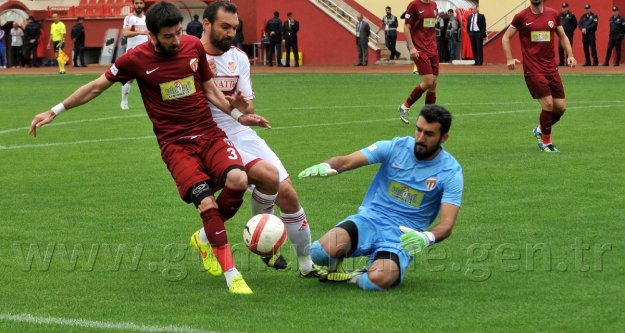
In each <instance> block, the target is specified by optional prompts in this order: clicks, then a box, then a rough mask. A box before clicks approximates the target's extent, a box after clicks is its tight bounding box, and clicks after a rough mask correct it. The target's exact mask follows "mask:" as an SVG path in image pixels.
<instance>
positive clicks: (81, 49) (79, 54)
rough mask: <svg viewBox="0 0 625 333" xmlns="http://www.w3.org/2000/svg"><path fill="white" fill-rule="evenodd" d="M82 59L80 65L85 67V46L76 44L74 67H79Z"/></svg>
mask: <svg viewBox="0 0 625 333" xmlns="http://www.w3.org/2000/svg"><path fill="white" fill-rule="evenodd" d="M79 58H80V65H81V66H85V46H84V45H76V44H74V59H73V60H74V66H78V59H79Z"/></svg>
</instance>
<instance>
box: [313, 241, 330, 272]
mask: <svg viewBox="0 0 625 333" xmlns="http://www.w3.org/2000/svg"><path fill="white" fill-rule="evenodd" d="M310 257H311V258H312V261H313V262H314V263H315V265H319V266H330V263H334V262H336V258H332V257H330V255H329V254H328V253H327V252H326V250H324V249H323V246H321V244H319V241H315V242H314V243H312V245H311V246H310Z"/></svg>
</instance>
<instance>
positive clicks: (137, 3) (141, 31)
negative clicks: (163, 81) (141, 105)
mask: <svg viewBox="0 0 625 333" xmlns="http://www.w3.org/2000/svg"><path fill="white" fill-rule="evenodd" d="M132 7H133V8H134V13H130V14H129V15H127V16H126V17H125V18H124V26H123V31H122V34H123V35H124V37H126V52H128V51H129V50H131V49H133V48H134V47H135V46H137V45H139V44H141V43H145V42H147V41H148V29H147V27H146V25H145V15H144V14H143V8H144V7H145V3H144V2H143V0H132ZM131 85H132V80H130V81H128V82H126V84H124V85H123V86H122V102H121V104H120V107H121V109H122V110H128V109H129V108H130V107H129V106H128V94H130V87H131Z"/></svg>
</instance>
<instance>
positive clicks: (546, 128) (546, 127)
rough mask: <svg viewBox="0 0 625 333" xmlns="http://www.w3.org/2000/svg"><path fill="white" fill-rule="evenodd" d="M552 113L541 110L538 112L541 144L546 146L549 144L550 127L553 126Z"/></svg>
mask: <svg viewBox="0 0 625 333" xmlns="http://www.w3.org/2000/svg"><path fill="white" fill-rule="evenodd" d="M552 117H553V112H549V111H545V110H542V111H541V112H540V131H541V133H542V136H541V138H542V140H543V143H544V144H546V145H548V144H550V143H551V126H552V125H553V120H552Z"/></svg>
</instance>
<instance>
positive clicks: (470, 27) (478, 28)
mask: <svg viewBox="0 0 625 333" xmlns="http://www.w3.org/2000/svg"><path fill="white" fill-rule="evenodd" d="M467 31H468V32H469V38H470V39H471V49H472V50H473V59H475V66H482V64H483V63H484V51H483V50H484V38H486V17H485V16H484V14H480V9H479V8H478V7H477V6H476V7H475V9H474V10H473V14H471V15H469V19H468V20H467Z"/></svg>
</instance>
